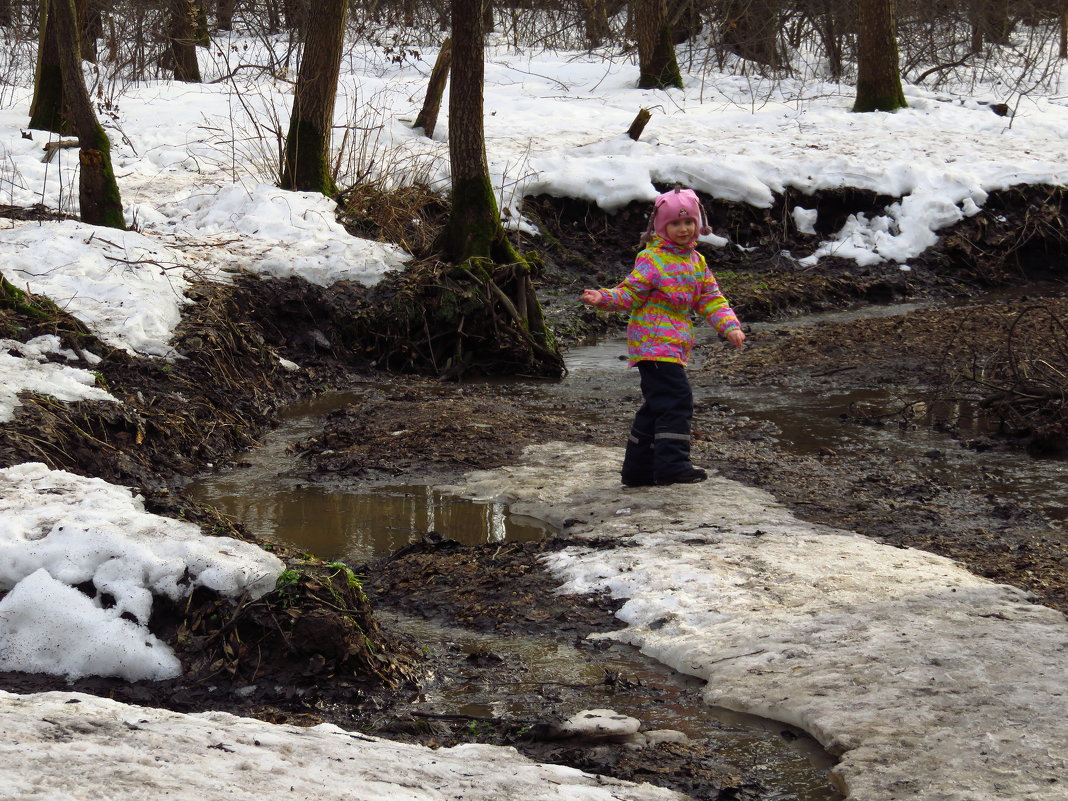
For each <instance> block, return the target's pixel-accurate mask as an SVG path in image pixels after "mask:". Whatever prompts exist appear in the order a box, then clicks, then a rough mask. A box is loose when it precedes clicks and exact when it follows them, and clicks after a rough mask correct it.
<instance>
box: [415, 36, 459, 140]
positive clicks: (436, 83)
mask: <svg viewBox="0 0 1068 801" xmlns="http://www.w3.org/2000/svg"><path fill="white" fill-rule="evenodd" d="M451 68H452V40H451V39H446V40H445V41H444V42H442V43H441V49H440V50H439V51H438V57H437V58H436V59H434V68H433V69H432V70H431V71H430V80H429V81H427V85H426V97H424V98H423V108H422V109H420V111H419V116H418V117H416V118H415V124H414V125H412V127H413V128H422V129H423V135H424V136H426V137H427V138H430V137H432V136H433V135H434V128H435V127H436V126H437V124H438V112H439V111H440V110H441V98H442V96H443V95H444V94H445V84H446V83H448V80H449V71H450V69H451Z"/></svg>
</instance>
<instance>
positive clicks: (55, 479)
mask: <svg viewBox="0 0 1068 801" xmlns="http://www.w3.org/2000/svg"><path fill="white" fill-rule="evenodd" d="M284 567H285V565H284V564H283V563H282V560H281V559H279V558H278V557H277V556H274V555H273V554H270V553H267V552H266V551H264V550H262V549H261V548H259V547H258V546H256V545H252V544H251V543H247V542H241V541H240V540H236V539H233V538H232V537H205V536H203V535H202V534H201V533H200V527H199V526H197V525H196V524H194V523H189V522H186V521H181V520H173V519H171V518H167V517H161V516H159V515H155V514H151V513H149V512H146V511H145V508H144V503H143V499H142V498H141V497H140V496H139V495H134V494H133V493H132V492H130V490H128V489H126V488H125V487H117V486H115V485H114V484H109V483H107V482H106V481H102V480H101V479H98V478H85V477H82V476H76V475H74V474H73V473H67V472H65V471H62V470H49V469H48V468H47V467H46V466H45V465H43V464H39V463H34V462H27V463H25V464H20V465H16V466H14V467H8V468H5V469H3V470H0V591H4V592H6V595H4V596H3V598H2V599H0V670H23V671H27V672H31V673H34V672H37V673H52V674H56V675H63V676H68V677H70V678H80V677H82V676H118V677H120V678H124V679H127V680H128V681H137V680H139V679H152V680H157V679H165V678H173V677H174V676H177V675H178V674H179V672H180V670H181V665H180V664H179V662H178V658H177V657H176V656H175V655H174V653H173V652H172V651H171V649H170V648H169V647H168V646H167V645H166V644H164V643H163V642H161V641H160V640H158V639H157V638H156V637H155V636H154V635H153V634H152V633H151V632H150V631H149V629H148V623H149V619H150V617H151V613H152V604H153V598H154V597H156V596H160V597H167V598H170V599H171V600H173V601H177V600H179V599H181V598H184V597H186V596H187V595H188V594H189V593H190V592H192V590H193V589H194V588H195V587H198V586H204V587H207V588H209V589H212V590H215V591H217V592H219V593H221V594H223V595H229V596H234V597H237V596H240V595H242V594H243V593H248V594H249V595H250V596H251V597H253V598H258V597H260V596H262V595H263V594H264V593H267V592H269V591H270V590H272V589H274V586H275V581H276V579H277V577H278V575H279V574H280V573H281V572H282V569H283V568H284ZM88 585H91V592H92V594H91V595H90V594H86V592H84V591H83V590H85V588H86V587H87V586H88ZM105 599H106V600H105Z"/></svg>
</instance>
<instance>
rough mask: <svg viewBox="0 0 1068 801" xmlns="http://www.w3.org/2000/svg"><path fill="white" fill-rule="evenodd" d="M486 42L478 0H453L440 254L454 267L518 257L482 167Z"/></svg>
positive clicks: (484, 153)
mask: <svg viewBox="0 0 1068 801" xmlns="http://www.w3.org/2000/svg"><path fill="white" fill-rule="evenodd" d="M484 41H485V37H484V34H483V30H482V3H481V0H453V3H452V48H453V59H452V81H451V84H450V88H449V167H450V168H451V171H452V212H451V213H450V215H449V220H448V223H447V224H446V225H445V230H444V232H443V234H442V238H441V240H440V250H441V251H442V253H443V255H444V257H445V258H446V260H448V261H451V262H452V263H453V264H461V263H463V262H465V261H467V260H468V259H471V258H484V259H492V260H494V261H497V262H499V263H502V264H505V263H509V262H513V261H516V260H517V258H518V257H517V255H516V253H515V251H514V250H513V248H512V246H511V244H510V243H509V242H508V239H507V237H505V236H504V229H503V228H502V227H501V221H500V213H499V211H498V209H497V201H496V200H495V199H494V197H493V188H492V186H491V185H490V179H489V167H488V165H487V163H486V140H485V127H484V125H485V123H484V120H483V109H482V105H483V93H482V87H483V81H484V78H485V63H484V60H483V59H484V56H483V48H484Z"/></svg>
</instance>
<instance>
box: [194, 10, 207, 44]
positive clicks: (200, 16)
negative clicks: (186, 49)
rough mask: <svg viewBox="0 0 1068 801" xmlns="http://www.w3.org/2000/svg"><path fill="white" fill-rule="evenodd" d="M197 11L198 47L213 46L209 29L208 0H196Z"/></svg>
mask: <svg viewBox="0 0 1068 801" xmlns="http://www.w3.org/2000/svg"><path fill="white" fill-rule="evenodd" d="M193 5H194V10H195V12H196V26H195V30H196V40H197V47H211V31H209V30H208V2H207V0H194V3H193Z"/></svg>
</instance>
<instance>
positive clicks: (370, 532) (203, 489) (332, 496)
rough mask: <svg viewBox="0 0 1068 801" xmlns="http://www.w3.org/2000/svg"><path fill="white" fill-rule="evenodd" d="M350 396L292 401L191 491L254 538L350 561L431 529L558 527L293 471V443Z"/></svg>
mask: <svg viewBox="0 0 1068 801" xmlns="http://www.w3.org/2000/svg"><path fill="white" fill-rule="evenodd" d="M350 398H351V396H350V395H348V394H345V393H335V394H332V395H324V396H321V397H319V398H317V399H315V400H314V401H310V402H308V403H302V404H294V406H293V407H291V408H290V409H289V410H288V414H287V416H286V420H285V421H284V422H283V423H282V425H280V426H279V427H278V429H276V430H275V431H274V432H272V433H271V434H270V435H269V436H268V438H267V440H266V442H265V443H264V444H263V445H262V446H261V447H259V448H256V449H255V450H252V451H249V452H248V453H246V454H245V456H244V461H243V462H242V463H241V464H240V465H238V466H237V467H233V468H231V469H228V470H221V471H219V472H217V473H212V474H206V475H203V476H201V477H199V478H198V479H196V480H195V481H194V482H192V483H191V484H189V486H188V487H186V492H187V493H188V494H189V496H190V497H192V498H193V499H194V500H197V501H200V502H201V503H204V504H207V505H209V506H214V507H215V508H216V509H218V510H219V511H220V512H222V513H223V514H225V515H228V516H230V517H232V518H234V519H236V520H238V521H239V522H241V523H242V524H243V525H244V526H245V528H247V529H248V530H249V531H250V532H251V533H253V534H254V535H256V536H257V537H261V538H263V539H266V540H271V541H274V542H282V543H286V544H288V545H291V546H294V547H296V548H300V549H301V550H304V551H307V552H309V553H312V554H314V555H315V556H317V557H319V558H321V559H325V560H332V559H340V560H342V561H345V562H348V563H349V564H358V563H362V562H368V561H371V560H373V559H377V558H380V557H383V556H388V555H389V554H391V553H393V552H394V551H395V550H397V549H398V548H401V547H403V546H404V545H407V544H408V543H409V541H411V540H412V539H413V538H421V537H422V536H423V535H425V534H428V533H430V532H432V531H433V532H437V533H438V534H440V535H441V536H442V537H445V538H447V539H453V540H457V541H458V542H462V543H463V544H465V545H477V544H480V543H484V542H500V541H504V540H511V541H519V542H527V541H531V540H536V539H540V538H541V537H543V536H545V535H546V534H551V533H553V531H552V528H551V527H549V526H548V525H546V524H543V523H541V522H540V521H537V520H531V519H529V518H518V517H514V516H512V515H511V514H510V513H509V511H508V506H507V504H503V503H491V502H486V503H482V502H475V501H470V500H466V499H462V498H459V497H457V496H455V495H448V494H446V493H443V492H440V491H438V490H435V489H434V488H433V487H429V486H425V485H421V484H406V485H399V486H376V487H356V486H353V487H346V486H344V485H340V486H339V485H332V486H331V485H323V484H315V483H307V482H305V481H302V480H299V479H296V478H293V477H291V476H290V475H288V474H287V471H288V470H295V469H299V467H300V465H299V464H298V461H299V460H298V459H297V457H295V456H293V455H292V454H290V453H289V452H288V448H289V446H290V445H291V444H293V443H295V442H297V441H299V440H301V439H303V438H306V437H308V436H312V435H313V434H316V433H318V431H319V430H320V428H321V426H322V419H323V415H325V414H326V413H327V412H328V411H331V410H333V409H336V408H338V407H340V406H343V405H344V404H345V403H346V402H347V401H348V400H349V399H350Z"/></svg>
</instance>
